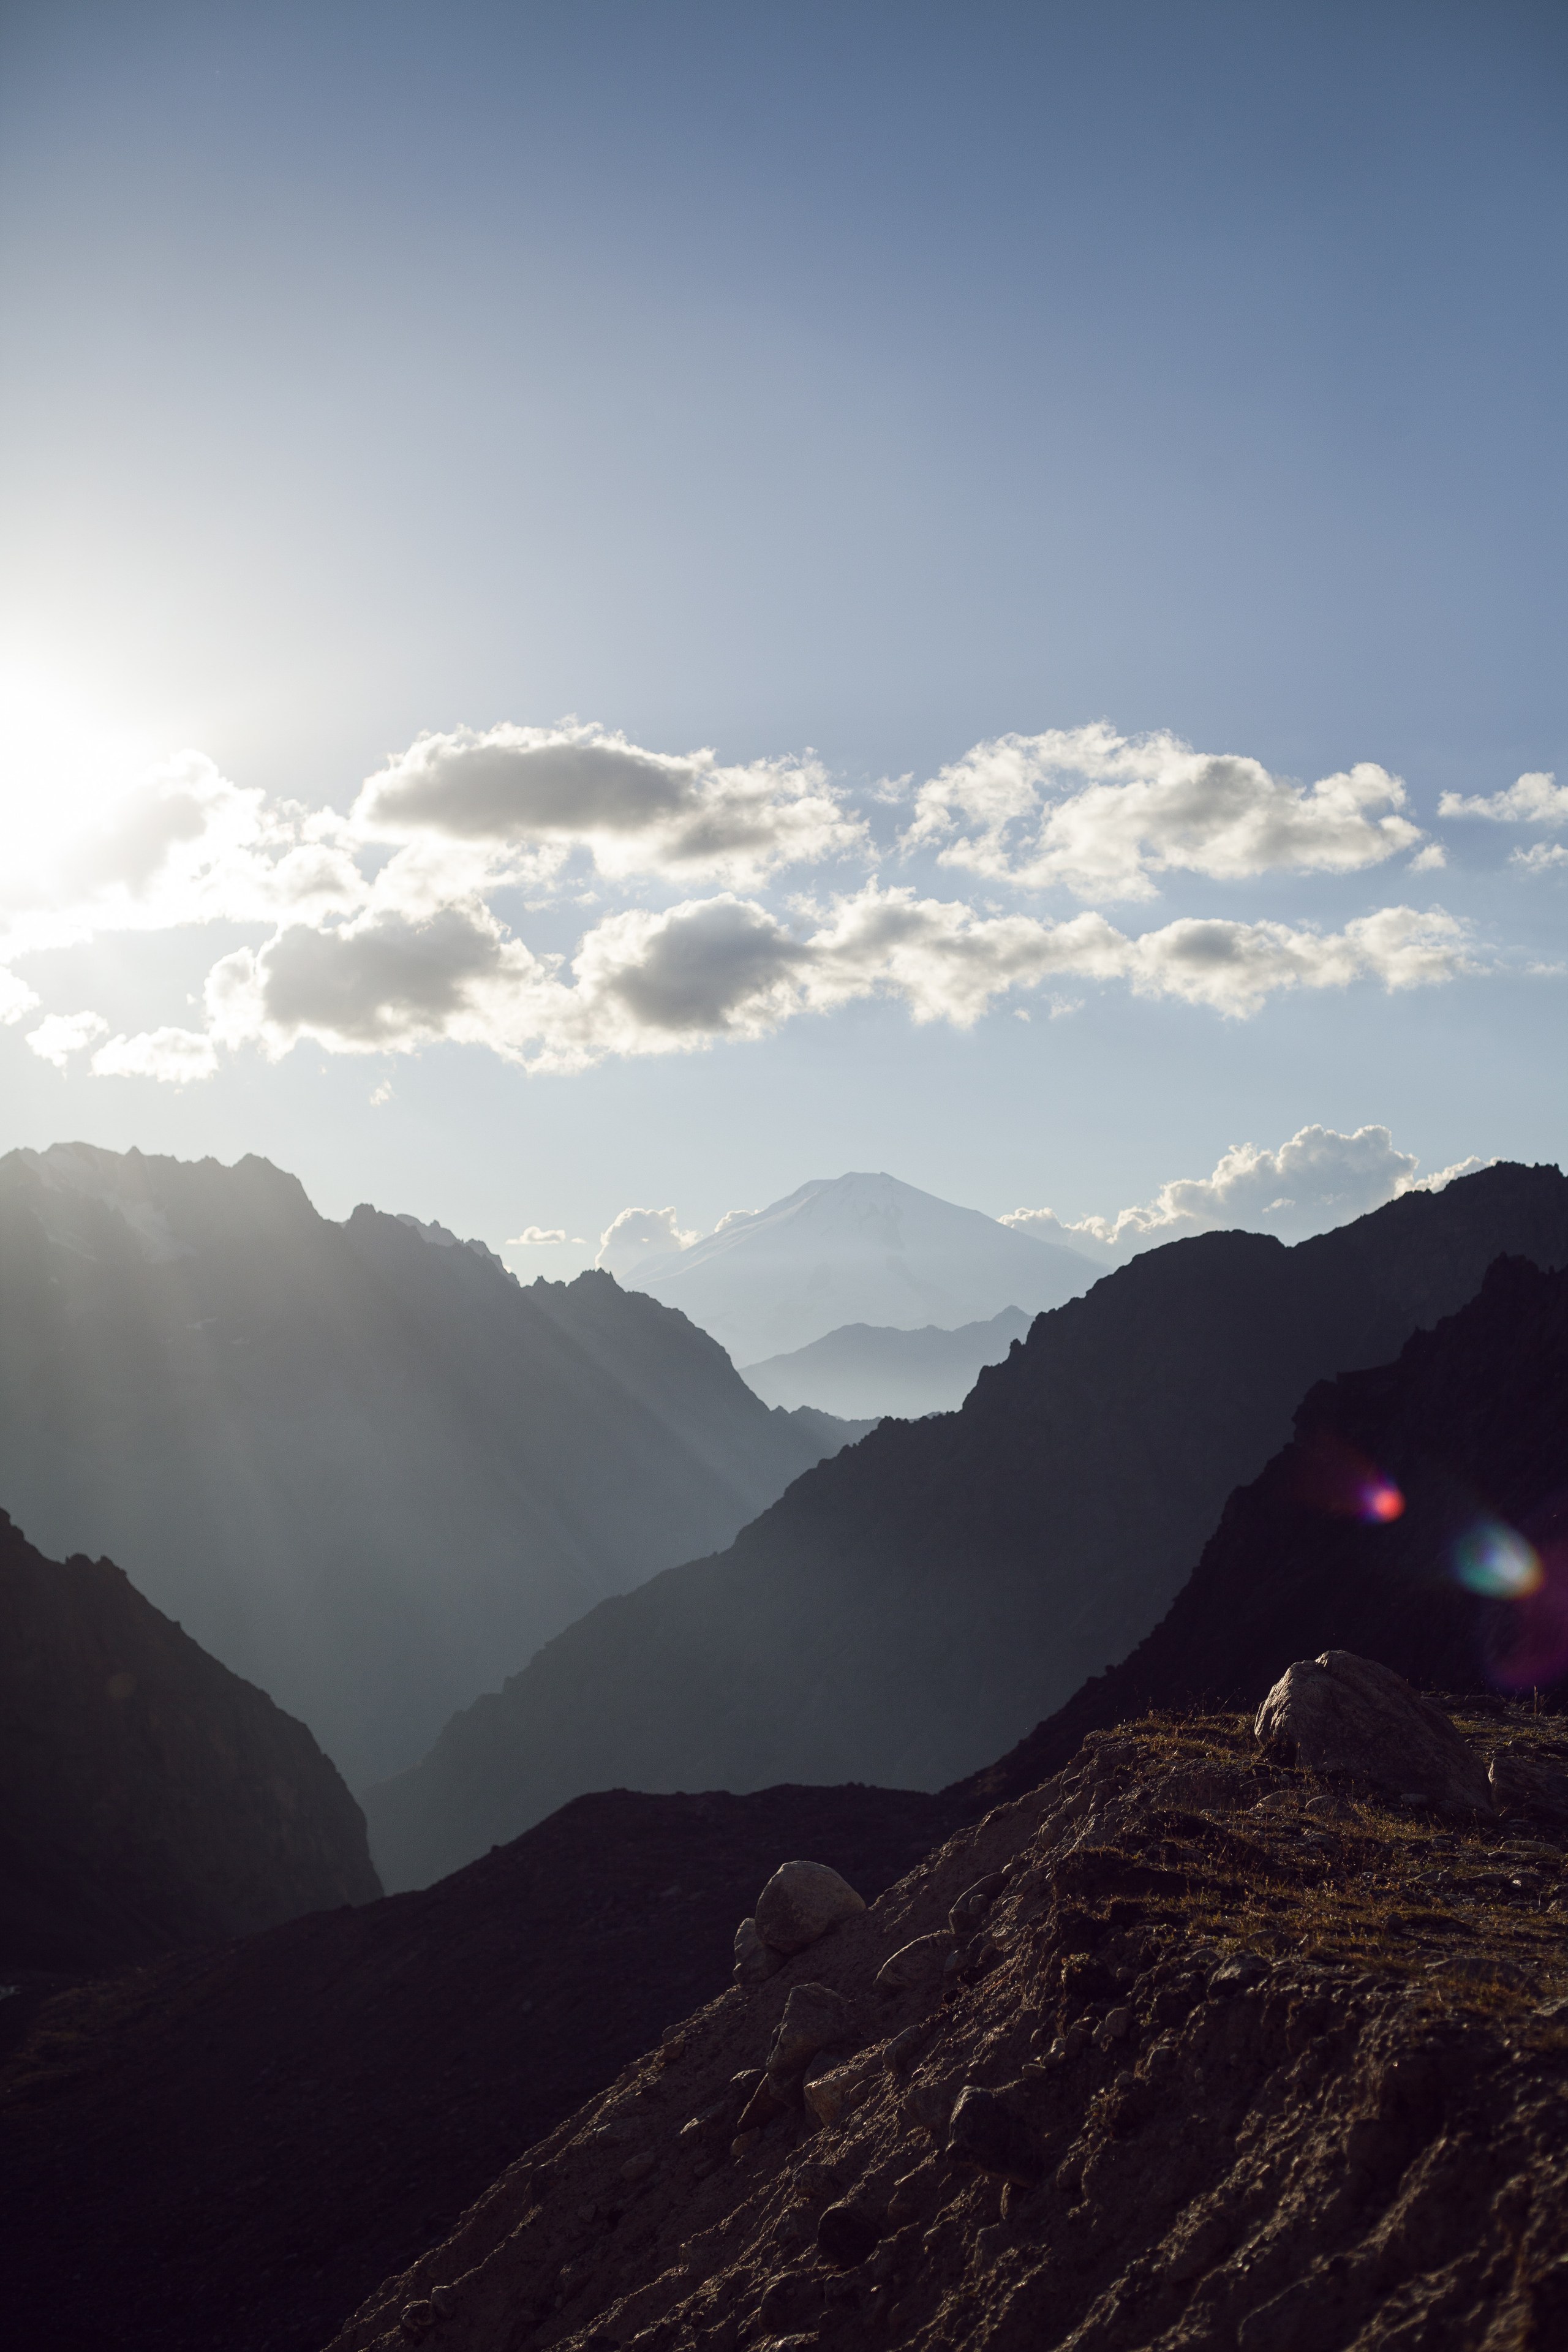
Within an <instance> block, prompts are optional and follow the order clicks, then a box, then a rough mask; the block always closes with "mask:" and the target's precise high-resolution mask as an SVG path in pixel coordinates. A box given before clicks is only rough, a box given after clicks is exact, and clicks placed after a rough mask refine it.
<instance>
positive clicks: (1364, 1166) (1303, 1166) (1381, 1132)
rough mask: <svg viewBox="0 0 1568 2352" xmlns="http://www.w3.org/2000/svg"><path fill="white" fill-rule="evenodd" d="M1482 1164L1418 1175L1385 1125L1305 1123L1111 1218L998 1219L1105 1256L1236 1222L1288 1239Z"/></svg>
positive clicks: (1434, 1187) (1433, 1187)
mask: <svg viewBox="0 0 1568 2352" xmlns="http://www.w3.org/2000/svg"><path fill="white" fill-rule="evenodd" d="M1487 1164H1488V1163H1487V1162H1485V1161H1483V1160H1476V1159H1470V1160H1458V1161H1456V1162H1455V1163H1454V1164H1453V1166H1451V1167H1448V1168H1444V1169H1440V1170H1438V1171H1436V1174H1434V1175H1431V1176H1425V1177H1420V1176H1417V1174H1416V1168H1417V1166H1418V1162H1417V1160H1416V1159H1415V1154H1414V1153H1412V1152H1408V1151H1398V1150H1395V1149H1394V1138H1393V1136H1392V1135H1391V1134H1390V1132H1389V1130H1388V1129H1387V1128H1386V1127H1358V1128H1357V1129H1356V1130H1355V1132H1354V1133H1353V1134H1352V1135H1342V1134H1341V1133H1340V1132H1339V1130H1338V1129H1335V1128H1331V1127H1303V1128H1300V1129H1298V1130H1297V1132H1296V1133H1295V1134H1294V1135H1293V1136H1292V1137H1291V1138H1290V1139H1289V1142H1287V1143H1282V1144H1281V1145H1280V1146H1279V1149H1278V1150H1272V1151H1270V1150H1263V1149H1260V1148H1259V1146H1258V1145H1257V1144H1255V1143H1238V1144H1232V1146H1231V1147H1230V1149H1229V1150H1228V1151H1226V1152H1225V1153H1224V1154H1223V1156H1222V1157H1221V1159H1220V1160H1218V1161H1217V1163H1216V1164H1215V1168H1214V1169H1213V1170H1212V1171H1211V1172H1210V1173H1209V1174H1208V1175H1207V1176H1192V1177H1176V1178H1174V1179H1173V1181H1171V1182H1169V1183H1166V1184H1162V1186H1161V1187H1160V1190H1159V1191H1158V1192H1157V1193H1156V1194H1155V1196H1154V1198H1153V1200H1152V1201H1150V1202H1144V1203H1143V1204H1142V1205H1141V1206H1139V1207H1137V1208H1131V1209H1123V1210H1122V1211H1121V1213H1120V1214H1119V1215H1117V1216H1114V1217H1098V1216H1095V1217H1083V1218H1079V1219H1078V1220H1077V1221H1076V1222H1074V1223H1063V1222H1062V1220H1061V1219H1059V1218H1058V1217H1057V1216H1056V1215H1055V1214H1054V1213H1052V1211H1050V1210H1049V1209H1015V1210H1014V1211H1013V1212H1012V1213H1010V1214H1009V1215H1007V1216H1005V1217H1004V1218H1003V1219H1002V1220H1001V1222H1002V1223H1003V1224H1005V1225H1014V1226H1016V1227H1017V1228H1018V1229H1019V1230H1020V1231H1021V1232H1025V1233H1032V1234H1036V1235H1037V1236H1038V1237H1039V1238H1040V1239H1041V1240H1044V1241H1055V1240H1060V1241H1063V1242H1066V1243H1068V1244H1071V1245H1072V1246H1074V1247H1077V1248H1080V1249H1087V1250H1088V1252H1089V1255H1095V1256H1098V1257H1100V1258H1101V1259H1102V1260H1104V1261H1106V1262H1110V1261H1112V1260H1114V1259H1116V1258H1118V1257H1122V1256H1128V1255H1131V1254H1132V1253H1133V1252H1135V1251H1137V1250H1142V1249H1148V1248H1151V1247H1152V1246H1153V1245H1154V1244H1156V1243H1159V1242H1167V1241H1175V1240H1177V1239H1179V1238H1180V1236H1181V1235H1182V1234H1194V1233H1209V1232H1213V1231H1215V1230H1216V1229H1218V1228H1221V1227H1230V1226H1241V1227H1243V1228H1245V1229H1247V1230H1249V1231H1252V1232H1265V1233H1277V1234H1280V1235H1281V1236H1282V1237H1283V1238H1285V1239H1287V1240H1295V1239H1300V1237H1301V1236H1302V1235H1304V1234H1314V1233H1321V1232H1322V1231H1324V1230H1325V1229H1326V1228H1327V1227H1329V1226H1331V1225H1341V1224H1344V1223H1347V1222H1348V1221H1349V1220H1350V1219H1351V1218H1352V1217H1359V1216H1362V1215H1364V1213H1366V1212H1367V1211H1368V1210H1369V1209H1376V1208H1380V1207H1382V1205H1383V1203H1384V1202H1385V1201H1393V1200H1396V1199H1397V1198H1398V1197H1399V1196H1400V1194H1401V1193H1404V1192H1439V1191H1441V1189H1442V1187H1443V1186H1444V1185H1445V1184H1448V1183H1451V1182H1452V1181H1453V1180H1454V1179H1455V1177H1456V1176H1466V1175H1468V1174H1469V1173H1470V1172H1471V1171H1472V1170H1474V1169H1477V1168H1480V1167H1483V1166H1485V1165H1487Z"/></svg>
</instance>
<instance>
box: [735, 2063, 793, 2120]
mask: <svg viewBox="0 0 1568 2352" xmlns="http://www.w3.org/2000/svg"><path fill="white" fill-rule="evenodd" d="M789 2110H790V2101H789V2100H788V2099H785V2098H781V2097H780V2096H779V2095H778V2093H777V2091H775V2089H774V2087H773V2082H772V2080H771V2079H770V2078H769V2076H767V2075H766V2074H764V2075H763V2079H762V2081H761V2082H760V2083H759V2084H757V2087H756V2089H755V2090H754V2091H753V2092H752V2095H751V2096H750V2098H748V2100H747V2101H746V2104H745V2105H744V2106H743V2107H742V2110H741V2116H740V2121H739V2123H738V2124H737V2126H736V2129H737V2130H738V2131H742V2132H748V2131H758V2132H762V2131H766V2129H767V2127H768V2126H769V2125H770V2124H772V2123H776V2122H777V2121H778V2119H779V2117H780V2116H784V2115H787V2114H788V2113H789Z"/></svg>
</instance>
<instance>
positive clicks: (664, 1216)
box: [594, 1209, 702, 1280]
mask: <svg viewBox="0 0 1568 2352" xmlns="http://www.w3.org/2000/svg"><path fill="white" fill-rule="evenodd" d="M701 1238H702V1236H701V1234H698V1233H683V1232H682V1231H681V1228H680V1223H679V1219H678V1218H677V1216H676V1213H675V1211H674V1210H673V1209H623V1210H622V1211H621V1213H620V1215H619V1216H618V1217H616V1218H613V1219H612V1220H611V1222H610V1223H609V1224H607V1225H606V1226H605V1230H604V1232H603V1233H602V1234H600V1236H599V1255H597V1257H596V1258H595V1260H594V1264H595V1265H596V1266H602V1267H603V1268H604V1269H605V1272H606V1273H609V1274H613V1275H615V1276H616V1278H617V1280H619V1279H622V1278H624V1277H625V1276H626V1275H628V1274H630V1273H631V1271H632V1269H633V1267H634V1266H637V1265H640V1264H641V1263H642V1261H643V1259H644V1258H646V1257H655V1256H662V1255H664V1254H665V1252H666V1251H667V1250H684V1249H689V1248H690V1247H691V1244H692V1243H693V1242H697V1241H700V1240H701Z"/></svg>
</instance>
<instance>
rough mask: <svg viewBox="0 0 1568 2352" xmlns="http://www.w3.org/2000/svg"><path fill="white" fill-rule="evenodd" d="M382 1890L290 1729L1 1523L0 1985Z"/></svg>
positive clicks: (192, 1646) (154, 1614) (136, 1604)
mask: <svg viewBox="0 0 1568 2352" xmlns="http://www.w3.org/2000/svg"><path fill="white" fill-rule="evenodd" d="M380 1892H381V1888H380V1886H379V1885H378V1884H377V1881H376V1876H375V1873H374V1870H373V1869H372V1867H371V1863H370V1855H369V1852H368V1850H367V1848H366V1844H365V1832H364V1817H363V1814H362V1813H361V1811H360V1810H359V1807H358V1806H357V1805H356V1804H355V1803H354V1801H353V1798H352V1797H351V1796H350V1794H349V1792H348V1790H347V1789H346V1788H345V1787H344V1786H343V1783H342V1780H341V1779H340V1778H339V1776H338V1773H337V1771H336V1770H335V1769H334V1768H333V1766H332V1765H331V1764H330V1763H329V1762H328V1760H327V1759H326V1758H325V1757H324V1756H323V1755H322V1754H321V1749H320V1748H318V1747H317V1745H316V1743H315V1741H314V1740H313V1739H312V1738H311V1737H310V1733H309V1732H308V1731H307V1730H306V1728H305V1727H304V1725H303V1724H302V1723H296V1722H295V1721H294V1720H293V1718H292V1717H289V1716H287V1715H285V1714H283V1713H282V1711H281V1709H279V1707H276V1706H273V1704H272V1702H271V1700H270V1699H269V1698H268V1696H266V1694H265V1692H263V1691H258V1690H256V1689H254V1688H253V1687H252V1685H250V1684H249V1683H245V1682H241V1680H240V1679H239V1677H238V1675H231V1674H230V1673H229V1671H228V1669H227V1667H226V1666H220V1665H219V1664H218V1663H217V1661H216V1658H209V1657H208V1656H207V1654H206V1653H205V1651H204V1650H202V1649H200V1648H198V1647H197V1645H196V1643H195V1642H193V1641H192V1640H191V1639H190V1636H189V1635H188V1634H186V1633H183V1632H182V1631H181V1629H180V1627H179V1626H178V1625H175V1624H173V1623H171V1622H170V1621H169V1619H168V1618H167V1617H164V1616H163V1615H162V1614H161V1613H160V1612H159V1611H157V1610H156V1609H154V1608H153V1607H152V1605H151V1603H150V1602H148V1601H144V1600H143V1599H142V1595H141V1594H140V1593H139V1592H138V1591H136V1590H135V1588H134V1587H133V1586H132V1583H131V1581H130V1580H129V1578H127V1577H126V1576H125V1575H124V1574H123V1572H122V1571H121V1570H120V1569H118V1568H116V1567H115V1565H114V1563H113V1562H112V1561H111V1560H107V1559H99V1560H89V1559H68V1560H66V1561H64V1562H60V1561H58V1560H52V1559H44V1558H43V1557H42V1555H41V1554H40V1553H38V1552H37V1551H35V1550H34V1549H33V1547H32V1545H31V1544H29V1543H28V1542H27V1541H26V1538H25V1537H24V1536H23V1535H22V1533H21V1532H20V1530H19V1529H18V1528H15V1527H13V1526H12V1524H11V1521H10V1519H9V1517H7V1516H6V1515H5V1513H4V1512H3V1511H0V1967H6V1966H8V1967H10V1968H12V1969H16V1968H21V1969H81V1968H100V1967H103V1966H105V1965H107V1964H110V1963H113V1962H116V1961H126V1960H141V1959H146V1958H150V1957H151V1956H153V1954H156V1953H159V1952H166V1951H168V1950H169V1949H170V1948H173V1947H175V1946H179V1945H191V1944H201V1943H210V1942H213V1941H215V1940H216V1939H217V1938H219V1937H227V1936H243V1935H246V1934H247V1933H249V1932H250V1931H251V1930H252V1929H255V1928H258V1927H271V1926H273V1925H274V1924H275V1923H277V1922H278V1921H279V1920H284V1919H289V1918H292V1917H294V1916H296V1915H297V1914H299V1913H300V1912H303V1911H319V1910H323V1909H328V1908H335V1907H336V1906H339V1905H341V1904H345V1903H366V1902H369V1901H370V1900H371V1899H372V1897H373V1896H374V1895H379V1894H380Z"/></svg>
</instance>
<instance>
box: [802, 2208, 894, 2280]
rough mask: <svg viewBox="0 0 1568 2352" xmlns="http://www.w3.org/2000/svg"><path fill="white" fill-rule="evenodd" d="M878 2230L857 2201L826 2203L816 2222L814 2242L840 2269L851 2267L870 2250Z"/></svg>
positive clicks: (876, 2241) (875, 2247)
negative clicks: (841, 2203)
mask: <svg viewBox="0 0 1568 2352" xmlns="http://www.w3.org/2000/svg"><path fill="white" fill-rule="evenodd" d="M881 2235H882V2232H881V2231H880V2230H879V2227H878V2225H877V2223H876V2222H875V2221H872V2219H871V2217H870V2215H869V2214H868V2213H864V2212H862V2211H861V2210H860V2208H859V2207H858V2206H857V2205H829V2206H827V2207H826V2208H825V2210H824V2211H823V2212H822V2214H821V2216H820V2217H819V2219H818V2221H817V2224H816V2242H817V2245H818V2247H819V2248H820V2250H821V2252H823V2253H824V2254H825V2255H826V2259H827V2260H828V2261H829V2262H830V2263H836V2264H837V2267H838V2269H840V2270H852V2269H854V2267H855V2265H856V2264H857V2263H863V2262H864V2261H865V2260H866V2259H867V2256H868V2255H869V2254H871V2253H874V2252H876V2249H877V2245H878V2243H879V2240H880V2238H881Z"/></svg>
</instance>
